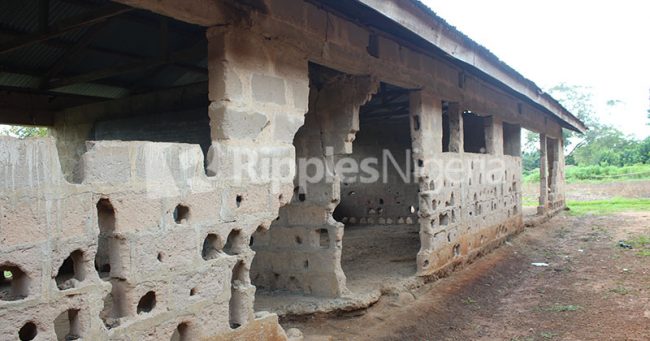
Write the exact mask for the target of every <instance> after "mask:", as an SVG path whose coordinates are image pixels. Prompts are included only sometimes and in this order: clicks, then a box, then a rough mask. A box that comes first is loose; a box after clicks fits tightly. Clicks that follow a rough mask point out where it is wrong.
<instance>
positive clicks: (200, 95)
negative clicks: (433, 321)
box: [0, 0, 586, 340]
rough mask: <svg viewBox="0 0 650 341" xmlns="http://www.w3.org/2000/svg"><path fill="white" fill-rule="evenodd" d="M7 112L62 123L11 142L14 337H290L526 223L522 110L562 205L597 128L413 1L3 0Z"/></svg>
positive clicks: (3, 228) (2, 148)
mask: <svg viewBox="0 0 650 341" xmlns="http://www.w3.org/2000/svg"><path fill="white" fill-rule="evenodd" d="M0 123H2V124H11V125H35V126H46V127H48V130H49V132H50V135H51V136H50V137H46V138H28V139H16V138H10V137H4V138H0V155H1V156H0V188H1V192H0V193H1V195H0V270H2V277H0V339H3V340H13V339H17V338H18V339H20V340H55V339H58V340H66V339H75V338H79V339H85V340H167V339H170V340H198V339H232V338H237V337H239V338H241V339H260V338H263V337H266V338H269V339H274V338H275V339H284V338H285V337H286V335H285V333H284V331H283V330H282V328H280V326H279V325H278V322H277V315H275V314H274V313H278V314H305V313H314V312H324V311H333V310H337V309H354V308H356V307H363V306H366V305H369V304H371V303H372V302H374V301H376V300H377V299H378V297H379V296H380V295H382V293H386V292H390V290H391V289H393V290H399V288H400V287H408V286H417V285H421V284H423V283H425V282H426V281H428V280H431V279H433V278H436V276H440V275H441V274H444V273H446V272H447V271H449V270H451V269H453V268H454V267H456V266H457V265H460V264H463V263H464V262H466V261H468V260H471V259H472V258H474V257H476V256H478V255H480V254H481V253H482V252H485V251H487V250H489V249H491V248H493V247H495V246H498V245H499V244H500V243H501V242H503V241H504V240H505V238H507V237H508V236H509V235H511V234H514V233H517V232H518V231H521V230H522V229H523V220H522V200H521V181H522V179H521V158H520V154H521V142H520V141H521V129H522V127H523V128H526V129H529V130H531V131H535V132H537V133H539V136H540V151H541V162H540V170H541V182H540V198H539V207H538V214H539V215H540V216H542V217H544V216H550V215H552V214H553V213H554V212H556V211H558V210H559V209H562V208H563V207H564V197H563V182H564V180H563V167H564V160H563V141H562V129H570V130H574V131H579V132H580V131H584V130H585V129H586V128H585V126H584V125H583V124H582V123H581V122H580V121H579V120H578V119H576V118H575V117H574V116H573V115H571V113H569V112H568V111H567V110H566V109H564V108H563V107H562V106H561V105H560V104H558V103H557V102H556V101H555V100H554V99H553V98H551V97H550V96H548V95H547V94H545V93H543V92H542V91H541V90H540V89H539V88H538V87H537V86H536V85H535V84H534V83H532V82H531V81H529V80H527V79H526V78H524V77H523V76H521V75H520V74H518V73H517V72H516V71H514V70H513V69H511V68H510V67H508V66H507V65H505V64H504V63H503V62H501V61H499V60H498V59H497V58H496V57H495V56H494V55H493V54H491V53H490V52H489V51H487V50H486V49H485V48H483V47H481V46H480V45H478V44H477V43H475V42H474V41H472V40H470V39H469V38H468V37H466V36H464V35H463V34H462V33H460V32H458V31H457V30H456V29H455V28H453V27H451V26H450V25H448V24H447V23H446V22H445V21H444V20H442V19H441V18H439V17H437V16H436V15H435V14H434V13H433V12H431V11H430V10H429V9H428V8H426V7H425V6H424V5H422V4H421V3H419V2H418V1H416V0H354V1H334V0H241V1H234V0H117V1H115V2H112V1H106V0H24V1H22V0H21V1H19V0H5V1H2V2H0ZM389 166H390V167H389ZM319 170H320V174H318V173H319ZM317 175H318V176H317ZM267 311H268V312H267ZM269 312H270V313H269Z"/></svg>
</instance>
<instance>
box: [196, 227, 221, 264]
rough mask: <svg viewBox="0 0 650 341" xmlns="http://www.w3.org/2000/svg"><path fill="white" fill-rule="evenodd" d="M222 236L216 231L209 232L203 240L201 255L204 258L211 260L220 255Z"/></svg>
mask: <svg viewBox="0 0 650 341" xmlns="http://www.w3.org/2000/svg"><path fill="white" fill-rule="evenodd" d="M221 245H222V243H221V238H219V236H217V235H216V234H214V233H210V234H208V235H207V236H206V237H205V239H204V240H203V248H202V249H201V257H203V259H204V260H210V259H214V258H217V257H218V256H219V251H220V250H221Z"/></svg>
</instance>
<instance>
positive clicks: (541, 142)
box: [537, 134, 548, 214]
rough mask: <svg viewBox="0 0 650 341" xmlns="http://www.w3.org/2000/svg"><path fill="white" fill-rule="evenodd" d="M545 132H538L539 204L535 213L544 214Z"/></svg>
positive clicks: (546, 176)
mask: <svg viewBox="0 0 650 341" xmlns="http://www.w3.org/2000/svg"><path fill="white" fill-rule="evenodd" d="M546 147H547V144H546V134H539V206H537V214H544V213H545V212H546V206H547V205H548V162H547V157H548V155H547V154H548V153H547V150H546Z"/></svg>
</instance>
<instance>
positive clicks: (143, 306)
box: [136, 291, 156, 314]
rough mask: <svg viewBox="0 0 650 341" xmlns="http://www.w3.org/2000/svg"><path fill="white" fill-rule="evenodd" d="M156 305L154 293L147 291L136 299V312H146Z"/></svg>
mask: <svg viewBox="0 0 650 341" xmlns="http://www.w3.org/2000/svg"><path fill="white" fill-rule="evenodd" d="M155 307H156V293H155V292H153V291H149V292H147V293H146V294H144V296H142V297H141V298H140V301H138V307H137V310H136V311H137V313H138V314H141V313H148V312H151V311H152V310H153V309H154V308H155Z"/></svg>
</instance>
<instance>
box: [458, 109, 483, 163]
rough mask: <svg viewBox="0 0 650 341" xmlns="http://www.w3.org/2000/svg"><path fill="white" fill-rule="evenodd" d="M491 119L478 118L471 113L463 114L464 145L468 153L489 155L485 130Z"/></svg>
mask: <svg viewBox="0 0 650 341" xmlns="http://www.w3.org/2000/svg"><path fill="white" fill-rule="evenodd" d="M488 122H489V117H484V116H478V115H477V114H475V113H473V112H471V111H465V112H463V145H464V149H465V152H466V153H480V154H485V153H487V143H486V141H485V128H486V126H487V124H488Z"/></svg>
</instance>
